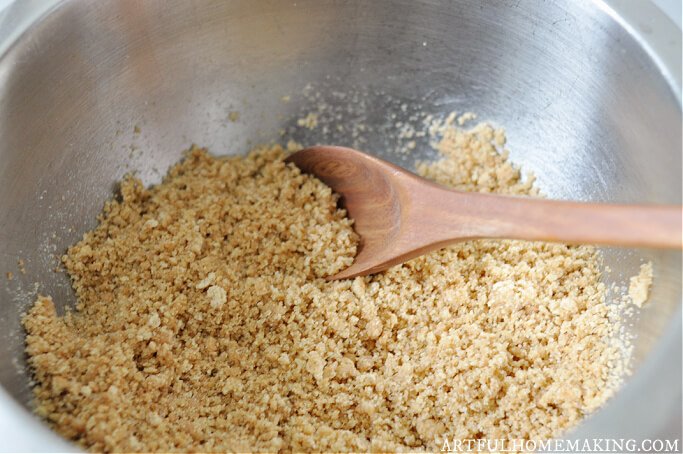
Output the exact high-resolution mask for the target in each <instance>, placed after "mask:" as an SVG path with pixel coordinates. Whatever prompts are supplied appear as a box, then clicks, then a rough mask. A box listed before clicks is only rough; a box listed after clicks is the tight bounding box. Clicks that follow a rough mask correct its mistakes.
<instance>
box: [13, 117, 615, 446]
mask: <svg viewBox="0 0 683 454" xmlns="http://www.w3.org/2000/svg"><path fill="white" fill-rule="evenodd" d="M493 139H494V133H493V131H492V130H491V129H490V128H486V127H480V128H479V129H478V130H477V131H476V132H471V133H463V132H455V131H451V132H449V133H448V134H446V136H445V138H444V140H443V142H442V146H441V151H442V152H443V153H444V155H445V156H444V159H443V160H442V161H440V162H437V163H433V164H423V165H421V166H420V168H419V171H420V173H421V174H423V175H425V176H427V177H429V178H432V179H435V180H437V181H439V182H440V183H442V184H448V185H450V186H453V187H456V188H458V189H465V190H477V191H487V192H498V193H507V194H530V193H533V188H532V185H531V182H529V181H527V182H522V181H521V179H520V174H519V171H518V170H516V169H515V168H513V166H511V165H510V164H509V163H508V162H506V159H505V158H503V157H502V156H501V155H500V154H499V153H498V151H497V149H496V148H495V147H494V145H493V144H492V140H493ZM281 157H282V151H281V150H280V149H279V148H278V147H275V148H271V149H267V148H262V149H259V150H257V151H255V152H253V153H252V154H250V155H249V157H247V158H231V159H217V158H213V157H211V156H210V155H208V154H206V153H205V152H204V151H200V150H197V149H195V150H193V151H192V152H191V153H190V154H189V156H188V157H187V159H186V160H185V161H184V162H183V163H182V164H180V165H177V166H175V167H174V168H172V169H171V171H170V173H169V175H168V177H167V178H166V179H165V181H164V182H163V183H162V184H161V185H159V186H156V187H154V188H152V189H150V190H146V189H144V188H143V187H142V186H141V185H140V182H138V181H136V180H134V179H127V180H125V181H124V182H123V183H122V185H121V192H122V196H123V199H122V201H121V202H110V203H108V204H107V205H106V207H105V211H104V214H103V215H102V217H101V222H100V225H99V226H98V227H97V228H96V229H95V230H94V231H93V232H90V233H88V234H87V235H86V236H85V237H84V239H83V240H82V241H81V242H80V243H78V244H77V245H75V246H73V247H71V248H70V249H69V250H68V253H67V254H66V256H65V257H64V258H63V260H64V263H65V265H66V268H67V270H68V272H69V273H70V275H71V277H72V279H73V285H74V288H75V289H76V292H77V294H78V298H79V300H78V305H77V308H76V311H75V312H73V313H67V314H66V315H65V316H62V317H58V316H57V315H56V314H55V311H54V308H53V305H52V302H51V301H50V300H49V299H48V298H41V299H39V300H38V301H37V302H36V304H35V305H34V307H33V308H32V309H31V311H30V313H29V314H28V315H27V316H26V317H25V319H24V324H25V326H26V329H27V331H28V333H29V334H28V337H27V344H28V348H27V351H28V353H29V355H30V363H31V365H32V366H33V367H34V369H35V378H36V380H37V386H36V388H35V396H36V401H37V412H38V413H39V414H40V415H42V416H44V417H46V418H47V419H48V420H49V421H50V422H51V423H52V424H53V426H54V427H55V428H56V430H58V431H59V432H60V433H62V434H63V435H65V436H66V437H68V438H71V439H74V440H77V441H78V442H79V443H81V444H82V445H84V446H86V447H88V448H89V449H92V450H94V451H100V450H119V451H138V450H143V451H155V450H162V451H175V450H197V451H205V450H218V451H252V450H260V451H278V450H285V451H310V450H315V451H320V450H322V451H350V450H351V451H364V450H384V451H399V450H403V451H415V450H425V449H427V450H432V451H433V450H440V449H441V446H442V445H443V441H444V439H445V438H448V439H449V440H453V439H454V438H478V437H485V438H491V439H492V438H496V439H498V438H511V439H518V438H532V439H539V438H546V437H550V436H554V435H558V434H560V433H561V432H563V431H564V430H565V429H567V428H569V427H571V426H572V425H574V424H575V423H576V422H577V421H578V420H579V419H580V418H582V417H583V416H584V415H585V414H586V413H588V412H590V411H592V410H594V409H595V408H596V407H598V406H599V405H600V404H601V403H603V402H604V401H605V399H606V398H607V397H609V396H610V395H611V393H612V392H613V388H614V387H613V385H614V384H615V383H616V378H615V377H617V375H618V373H615V370H617V369H618V367H619V364H620V363H619V357H620V356H619V351H618V350H617V349H616V347H613V346H612V344H611V341H610V336H611V334H612V333H613V331H614V329H615V328H614V325H611V324H610V322H609V320H608V312H609V311H608V306H607V305H606V304H605V287H604V285H603V284H601V283H599V282H598V279H599V277H600V271H599V268H598V260H597V256H596V252H595V250H594V249H593V248H592V247H569V246H565V245H560V244H547V243H530V242H521V241H474V242H467V243H462V244H458V245H455V246H453V247H449V248H446V249H443V250H440V251H437V252H434V253H431V254H429V255H427V256H424V257H421V258H418V259H415V260H412V261H410V262H408V263H406V264H404V265H400V266H396V267H394V268H391V269H390V270H388V271H386V272H384V273H381V274H377V275H375V276H372V277H366V278H356V279H353V280H346V281H341V282H325V281H324V279H323V277H324V276H326V275H328V274H331V273H334V272H336V271H339V270H341V269H342V268H344V267H345V266H347V265H348V264H349V263H350V262H351V261H352V257H353V255H354V253H355V247H356V246H355V245H356V237H355V235H354V233H353V231H352V229H351V225H350V222H349V221H348V220H347V219H346V218H344V215H343V212H341V211H339V210H338V209H337V208H336V205H335V204H336V198H335V196H334V195H333V194H332V193H331V192H330V190H329V189H328V188H326V187H325V186H324V185H323V184H321V183H320V182H319V181H317V180H316V179H314V178H312V177H309V176H305V175H301V174H299V172H298V171H297V170H296V169H293V168H291V167H287V166H285V165H284V164H283V163H282V162H281V160H280V159H281ZM617 372H618V371H617Z"/></svg>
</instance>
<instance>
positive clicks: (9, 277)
mask: <svg viewBox="0 0 683 454" xmlns="http://www.w3.org/2000/svg"><path fill="white" fill-rule="evenodd" d="M7 279H12V272H11V271H8V272H7Z"/></svg>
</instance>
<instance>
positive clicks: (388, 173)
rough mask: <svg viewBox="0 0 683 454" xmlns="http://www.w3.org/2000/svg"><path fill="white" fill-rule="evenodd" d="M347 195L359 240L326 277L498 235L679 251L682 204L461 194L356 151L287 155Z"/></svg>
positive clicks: (330, 148) (359, 272) (345, 202)
mask: <svg viewBox="0 0 683 454" xmlns="http://www.w3.org/2000/svg"><path fill="white" fill-rule="evenodd" d="M286 161H287V162H291V163H293V164H295V165H296V166H297V167H299V169H301V170H302V171H303V172H306V173H310V174H313V175H315V176H316V177H318V178H319V179H320V180H322V181H323V182H324V183H325V184H327V185H328V186H330V187H331V188H332V189H333V190H334V191H335V192H337V193H339V194H340V196H341V199H340V203H341V205H342V207H344V208H345V209H346V210H347V212H348V214H349V216H350V217H351V218H352V219H353V221H354V229H355V230H356V233H357V234H358V235H359V236H360V244H359V247H358V252H357V254H356V257H355V260H354V262H353V264H352V265H351V266H350V267H348V268H346V269H345V270H343V271H341V272H339V273H337V274H335V275H333V276H329V277H327V280H337V279H346V278H351V277H355V276H363V275H367V274H372V273H376V272H379V271H383V270H385V269H387V268H389V267H391V266H394V265H398V264H400V263H403V262H406V261H408V260H410V259H412V258H415V257H418V256H420V255H422V254H426V253H427V252H430V251H433V250H436V249H439V248H441V247H444V246H446V245H448V244H452V243H455V242H458V241H465V240H472V239H482V238H497V239H503V238H506V239H520V240H541V241H558V242H568V243H581V244H604V245H616V246H644V247H658V248H681V246H682V244H683V237H682V235H681V220H682V219H683V207H680V206H663V205H661V206H657V205H620V204H594V203H582V202H564V201H556V200H544V199H538V198H531V197H516V196H506V195H494V194H482V193H472V192H462V191H456V190H453V189H449V188H445V187H443V186H440V185H437V184H435V183H432V182H430V181H427V180H425V179H423V178H421V177H419V176H417V175H415V174H413V173H410V172H408V171H406V170H404V169H402V168H400V167H398V166H395V165H393V164H391V163H389V162H386V161H384V160H382V159H380V158H377V157H375V156H372V155H369V154H367V153H363V152H361V151H358V150H354V149H352V148H345V147H335V146H317V147H311V148H306V149H304V150H300V151H297V152H296V153H293V154H292V155H291V156H289V157H288V158H287V159H286Z"/></svg>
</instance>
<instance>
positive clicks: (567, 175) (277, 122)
mask: <svg viewBox="0 0 683 454" xmlns="http://www.w3.org/2000/svg"><path fill="white" fill-rule="evenodd" d="M0 21H1V22H0V100H1V102H0V182H2V184H1V185H0V250H1V251H2V254H1V255H0V270H1V271H2V275H3V276H2V283H3V285H2V286H1V287H2V289H1V290H0V328H1V329H0V345H2V347H0V364H1V365H2V367H0V382H1V383H2V388H1V390H0V440H1V441H0V447H1V448H6V449H13V450H19V451H26V450H33V449H50V450H59V449H70V448H71V449H73V447H72V446H70V445H68V444H64V443H63V444H59V443H60V441H59V439H58V438H57V437H56V436H55V435H53V434H52V433H51V432H50V431H49V429H48V428H47V427H46V426H45V425H44V424H43V423H42V422H40V421H39V420H38V419H36V418H34V417H33V416H31V415H30V413H29V412H30V398H31V393H30V385H29V383H30V382H29V376H28V375H27V373H26V371H25V369H24V364H25V362H24V357H23V354H22V351H23V333H22V329H21V327H20V324H19V319H20V314H21V313H22V311H25V310H26V308H27V307H28V304H29V303H30V302H31V301H32V299H33V298H34V296H35V292H36V290H37V291H39V292H41V293H44V294H50V295H52V296H53V297H54V298H55V300H56V301H57V302H58V303H59V305H60V306H61V307H63V306H64V305H66V304H70V303H72V302H73V299H74V297H73V294H72V292H71V290H70V287H69V283H68V279H67V278H66V277H65V276H64V275H63V274H57V273H55V272H53V270H54V268H55V266H56V262H55V260H54V258H53V257H52V256H51V254H54V253H55V252H57V253H58V252H61V251H63V250H64V249H65V248H66V246H67V245H69V244H72V243H74V242H75V241H77V239H78V238H79V237H80V236H81V235H82V233H83V232H85V231H86V230H88V229H90V228H92V227H93V226H94V225H95V216H96V214H97V213H98V212H99V211H100V209H101V207H102V202H103V201H104V200H105V199H107V198H109V197H111V196H112V193H113V187H114V184H115V182H116V181H117V180H119V179H120V178H121V177H122V176H123V174H125V173H126V172H129V171H131V170H133V169H138V170H139V172H138V175H139V176H140V177H142V179H143V180H144V181H145V182H146V183H149V184H152V183H156V182H158V181H159V180H160V177H161V174H163V173H164V171H165V169H166V168H167V166H168V165H169V164H171V163H173V162H174V161H177V160H178V159H179V158H180V152H181V150H182V149H183V148H185V147H187V146H188V145H190V143H191V142H197V143H198V144H201V145H205V146H208V147H209V148H210V149H211V150H212V151H213V152H214V153H217V154H236V153H244V152H246V151H247V149H248V148H249V145H248V144H249V141H250V140H251V141H254V142H259V141H266V140H268V139H271V138H279V134H278V132H279V131H280V130H281V129H284V130H286V132H287V137H292V138H294V139H296V140H298V141H300V142H303V143H306V144H313V143H335V144H338V145H354V139H353V137H352V136H350V135H349V134H348V126H349V125H354V124H355V125H359V124H361V123H362V124H365V125H367V127H368V128H369V129H371V131H369V130H366V131H365V133H363V134H361V135H362V140H364V141H365V142H363V141H362V140H360V139H359V138H356V139H355V142H356V145H358V144H359V143H358V142H359V141H360V146H361V147H362V148H363V149H365V150H366V151H369V152H372V153H376V154H378V155H381V156H383V157H385V158H388V159H390V160H392V161H394V162H396V163H398V164H399V165H403V166H406V167H408V168H410V167H411V166H412V165H413V163H414V161H415V160H416V159H418V158H428V157H433V156H434V152H433V151H432V150H430V149H429V147H428V146H427V143H426V141H425V142H418V148H417V151H416V152H415V153H413V154H411V155H397V154H393V153H391V152H390V150H392V149H393V148H394V147H395V146H396V141H397V138H396V135H397V130H398V128H397V126H396V123H397V122H405V121H410V116H411V115H413V114H415V113H416V112H422V111H424V112H430V113H435V114H439V113H440V114H445V113H448V112H450V111H452V110H458V111H465V110H471V111H476V112H477V113H478V114H479V118H480V119H484V120H488V121H490V122H493V123H495V124H499V125H504V126H505V127H506V128H507V133H508V137H509V142H508V145H509V148H510V149H511V150H512V158H513V159H514V160H515V161H517V162H519V163H521V164H522V165H523V167H524V168H525V169H527V170H532V171H534V172H535V174H536V175H537V177H538V182H539V185H540V186H541V188H542V189H543V190H544V191H545V192H546V193H547V194H549V195H550V196H553V197H559V198H571V199H581V200H600V201H615V202H616V201H618V202H653V203H658V202H662V203H664V202H666V203H680V202H681V37H680V32H679V31H678V30H677V29H676V28H675V26H674V25H673V24H672V23H670V22H669V21H668V19H666V18H665V17H664V16H663V15H662V14H661V13H660V12H659V11H658V10H657V9H656V8H655V7H654V6H652V5H651V4H649V3H648V2H642V1H627V0H624V1H616V0H614V1H609V2H604V1H589V0H577V1H568V0H567V1H559V0H557V1H550V0H546V1H543V0H500V1H496V2H488V1H487V2H483V1H481V0H459V1H448V2H447V1H435V0H395V1H373V2H360V1H350V2H335V1H327V0H325V1H322V0H297V1H296V2H292V1H287V2H285V1H274V0H273V1H266V0H263V1H253V0H231V1H229V2H226V1H213V2H212V1H206V2H201V3H199V2H184V1H180V0H177V1H167V0H148V1H145V2H139V1H135V0H124V1H97V2H92V1H86V0H82V1H80V0H73V1H55V0H44V1H33V0H25V1H21V2H16V3H15V4H14V5H13V6H12V7H11V9H10V11H8V12H7V13H6V14H5V15H4V16H3V17H2V18H0ZM308 84H310V86H309V87H308V88H307V85H308ZM304 92H306V93H307V94H306V95H304V94H302V93H304ZM316 94H318V95H317V97H316ZM286 95H289V96H290V97H291V101H290V102H287V103H285V102H282V101H281V99H280V98H281V97H283V96H286ZM318 104H325V105H326V106H327V109H326V110H325V111H324V112H322V113H321V115H320V116H321V121H323V122H327V123H325V124H326V125H329V126H334V125H336V124H342V125H345V126H347V130H346V132H340V131H338V130H337V129H336V128H334V127H328V128H324V127H318V128H315V129H313V130H310V131H309V130H308V129H305V128H299V127H298V126H297V123H296V118H298V117H299V116H302V115H305V114H306V113H307V112H309V111H311V110H314V109H316V108H317V105H318ZM237 111H239V112H240V115H239V119H237V121H231V119H230V113H234V112H237ZM135 126H138V127H139V129H140V132H139V133H136V132H135V131H134V127H135ZM604 254H605V263H606V264H607V265H609V266H610V267H611V268H612V269H613V272H612V273H611V274H610V275H609V276H607V277H606V282H607V283H608V284H609V283H611V282H623V281H624V279H625V278H626V277H627V276H629V275H631V274H633V273H635V272H636V271H637V268H638V264H639V263H640V262H641V261H642V260H652V261H653V262H654V265H655V270H656V280H655V284H654V287H653V289H652V294H651V300H650V302H649V304H648V305H647V306H646V307H645V308H644V309H643V310H642V311H641V312H640V313H639V314H638V316H637V317H635V318H634V319H633V320H632V331H633V333H634V334H636V335H637V339H636V343H635V359H634V365H635V374H634V375H633V377H632V378H629V379H628V380H627V384H626V386H624V388H623V389H622V390H621V391H620V392H619V393H618V395H617V396H616V397H615V398H614V399H613V400H612V401H611V402H610V403H609V404H608V405H607V406H606V407H605V408H604V409H603V410H601V411H599V412H598V414H597V415H595V416H594V417H591V418H590V419H588V420H587V421H586V422H585V423H584V424H583V425H582V426H581V427H579V428H578V429H577V430H576V431H574V432H572V433H571V434H569V436H571V437H579V438H581V437H616V438H635V439H639V438H657V437H660V438H661V437H664V438H669V439H675V438H678V439H680V437H681V429H680V428H681V422H680V421H681V386H680V385H681V255H680V253H677V252H671V251H651V250H622V249H605V250H604ZM20 259H21V260H23V261H24V262H25V268H26V274H20V273H19V272H18V271H19V270H18V267H17V262H18V260H20ZM7 272H12V273H13V274H14V277H13V278H12V279H11V280H8V279H5V277H4V275H5V273H7ZM35 282H38V283H39V284H38V286H37V288H34V283H35ZM680 446H681V445H680V441H679V447H680Z"/></svg>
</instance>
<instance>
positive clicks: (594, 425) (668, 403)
mask: <svg viewBox="0 0 683 454" xmlns="http://www.w3.org/2000/svg"><path fill="white" fill-rule="evenodd" d="M68 1H69V0H22V1H20V2H19V1H17V2H13V3H12V4H10V5H9V6H8V7H7V9H6V10H5V11H4V13H0V60H2V59H3V58H4V57H5V55H6V54H7V53H8V52H9V51H10V50H11V48H12V46H14V45H15V44H16V43H17V42H19V41H20V40H21V38H22V37H23V36H24V35H25V34H27V33H30V31H31V29H32V28H33V27H35V26H38V24H39V23H41V22H42V21H43V20H44V19H45V18H46V17H48V16H49V15H50V14H52V13H53V12H54V11H55V10H56V9H58V8H59V7H60V6H61V5H63V4H65V3H67V2H68ZM585 1H587V2H589V3H593V4H595V5H596V6H597V7H598V8H600V9H601V10H602V11H603V12H605V13H606V14H608V15H609V16H610V17H611V18H612V19H613V20H614V21H615V22H617V23H618V24H619V25H620V26H621V27H622V28H624V30H626V32H627V33H628V34H629V35H631V37H632V38H633V39H634V40H635V41H636V42H637V43H638V44H639V45H640V46H641V47H642V48H643V49H644V50H645V52H646V53H647V54H648V56H649V57H650V58H651V59H652V61H653V63H654V64H655V65H656V67H657V68H658V69H659V71H660V72H661V74H662V76H663V78H664V79H665V81H666V82H667V84H668V85H669V87H670V89H671V90H672V92H673V94H674V96H675V97H676V100H677V103H678V106H679V110H680V109H681V91H682V88H681V71H682V69H681V32H680V29H679V28H678V26H676V25H675V24H674V23H673V22H672V21H671V20H670V19H669V18H668V17H667V16H666V15H665V14H664V13H663V12H662V11H661V10H660V9H659V8H658V7H657V6H656V5H655V4H654V3H652V2H651V1H636V2H634V1H631V0H585ZM0 76H1V74H0ZM681 306H682V305H681V304H679V307H678V310H677V311H676V315H675V317H674V319H673V320H672V321H671V322H670V323H669V326H667V328H666V330H665V331H664V334H663V335H662V336H661V337H660V339H659V340H658V341H657V343H656V345H655V346H654V347H653V349H652V353H651V354H650V355H648V357H647V358H645V359H644V360H643V362H642V364H641V366H640V367H639V369H638V370H637V371H636V372H635V373H634V375H633V376H632V377H631V378H630V379H629V380H628V381H627V382H626V383H625V385H624V386H623V387H622V388H621V389H620V390H619V391H618V392H617V393H616V394H615V396H614V397H613V398H611V399H610V400H609V402H608V403H607V404H606V405H605V406H604V407H603V408H601V409H599V410H598V411H597V412H595V413H594V414H592V415H591V416H590V417H589V418H588V419H587V420H585V421H583V422H582V423H581V424H580V425H579V426H577V427H576V428H574V429H573V430H571V431H570V432H569V433H567V434H566V435H565V436H564V437H562V438H560V439H559V440H565V441H567V440H591V439H617V440H618V439H620V438H626V439H636V440H637V439H645V438H650V439H655V437H659V438H665V437H667V436H669V437H670V436H674V437H680V432H679V433H677V434H676V433H667V432H666V431H665V432H662V431H661V428H662V427H668V428H669V430H672V429H673V428H676V427H678V430H680V427H681V423H680V411H681V402H682V400H683V390H682V389H681V364H680V363H679V364H677V365H675V366H674V369H675V370H673V371H671V367H668V368H664V367H662V365H664V364H668V365H670V364H671V362H672V361H671V358H679V359H680V358H681V357H682V353H681V350H682V349H681V337H682V335H681V333H682V325H683V323H682V320H683V312H682V307H681ZM665 369H666V370H668V372H669V373H662V371H663V370H665ZM653 385H654V386H653ZM646 396H647V397H649V398H648V399H644V397H646ZM634 403H635V404H636V405H635V408H634ZM634 414H636V415H640V417H639V418H638V417H636V418H633V417H632V416H633V415H634ZM672 418H673V421H672ZM0 421H3V423H2V424H0V439H1V440H2V441H3V450H9V451H17V452H22V451H23V452H28V451H34V452H35V451H51V452H74V451H81V448H80V446H77V445H75V444H73V443H72V442H70V441H68V440H66V439H64V438H62V437H61V436H59V435H57V434H56V432H54V431H52V430H51V429H50V428H49V427H48V425H47V423H46V422H44V421H43V420H41V419H40V418H38V417H37V416H35V415H34V414H32V413H31V412H30V411H28V410H27V409H26V408H25V407H23V406H22V405H20V404H19V403H18V402H17V401H16V400H15V399H14V398H13V397H12V396H11V395H10V394H9V393H8V392H7V391H6V390H5V389H4V387H3V386H1V385H0ZM587 422H590V423H589V424H587ZM664 422H667V423H666V424H664ZM673 430H676V429H673ZM27 434H30V436H27ZM678 440H679V442H680V438H678Z"/></svg>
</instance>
